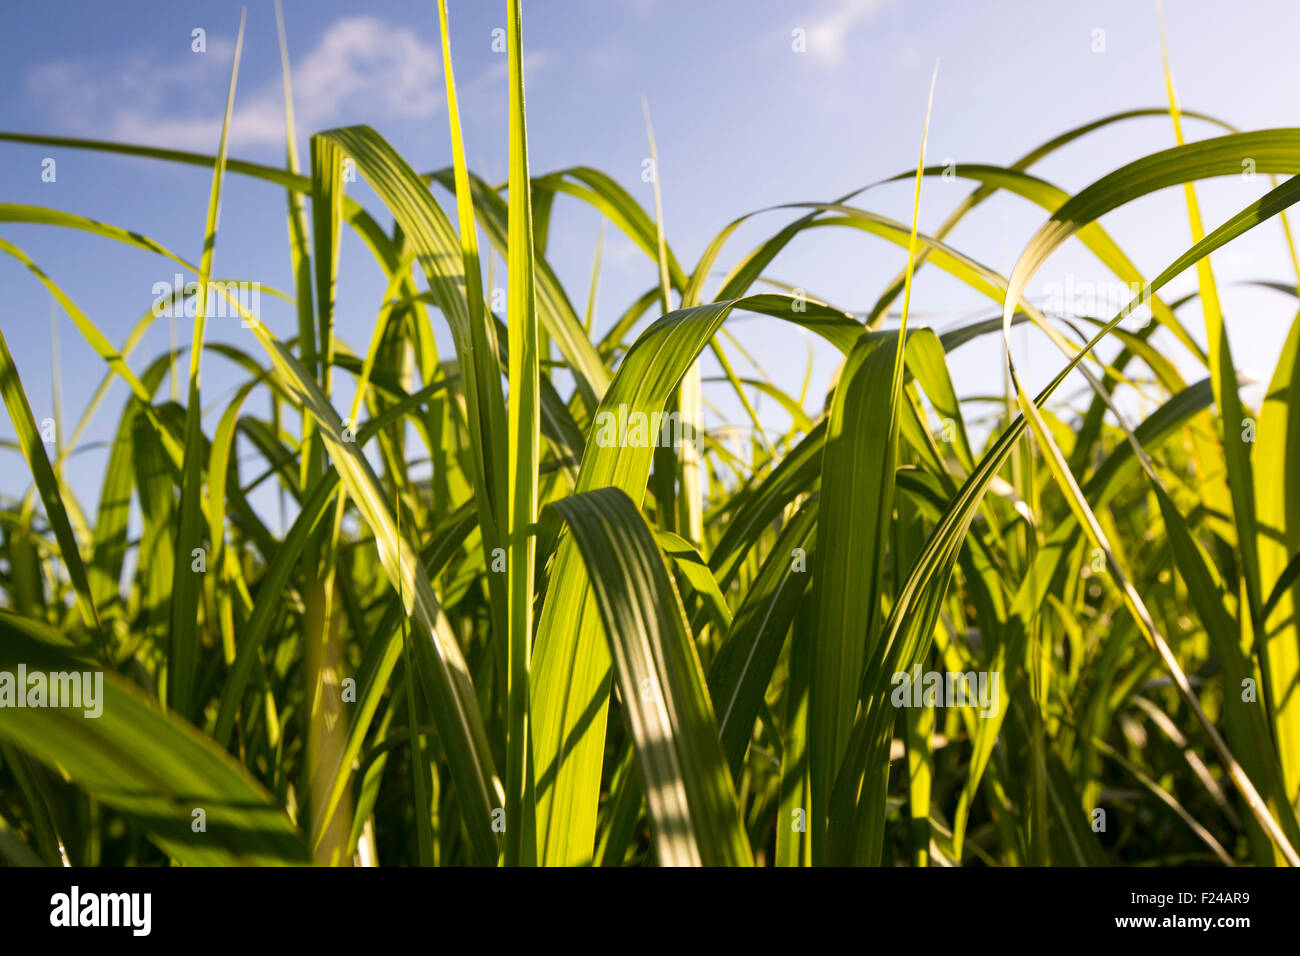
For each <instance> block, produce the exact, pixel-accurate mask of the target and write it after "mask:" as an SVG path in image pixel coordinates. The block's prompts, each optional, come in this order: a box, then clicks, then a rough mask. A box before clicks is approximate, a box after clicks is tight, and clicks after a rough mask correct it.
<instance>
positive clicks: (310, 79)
mask: <svg viewBox="0 0 1300 956" xmlns="http://www.w3.org/2000/svg"><path fill="white" fill-rule="evenodd" d="M233 52H234V51H233V45H232V44H231V43H230V42H229V41H225V40H222V39H219V38H210V39H209V41H208V52H207V53H206V54H201V55H200V54H194V53H190V52H189V51H188V49H187V50H186V52H185V53H184V54H183V58H181V59H178V60H175V61H173V62H171V63H168V62H166V61H163V60H160V59H159V58H157V57H156V56H154V57H149V56H145V55H137V56H135V57H132V58H130V59H129V60H127V61H126V62H125V63H119V64H118V65H117V66H116V67H107V66H106V65H105V64H103V63H93V62H91V63H88V62H85V61H72V60H61V61H56V62H52V63H47V64H45V65H43V66H41V67H38V68H36V69H34V70H32V71H31V72H30V73H29V74H28V76H27V84H28V86H29V88H30V89H31V91H32V92H33V94H34V95H35V96H36V97H37V98H38V100H39V101H40V102H42V103H44V104H45V105H46V106H47V107H48V108H49V109H50V111H51V115H52V117H53V118H55V119H56V120H58V121H62V122H63V123H64V124H66V125H67V126H68V127H70V128H73V129H75V130H76V131H78V132H83V133H86V134H88V135H91V134H93V135H97V136H107V137H111V138H113V139H118V140H124V141H130V142H143V143H151V144H166V145H168V146H172V147H174V148H178V149H196V150H211V149H213V148H214V147H215V146H216V143H217V139H218V137H219V136H220V132H221V102H222V98H223V97H224V92H225V83H224V80H223V76H224V75H226V74H227V73H228V71H229V68H230V63H231V59H232V57H233ZM291 69H292V77H293V90H294V111H295V117H294V118H295V121H296V123H297V125H298V127H299V131H300V132H305V131H309V130H315V129H320V128H322V127H326V126H331V125H337V124H338V123H340V122H349V121H353V120H365V121H367V122H373V121H379V120H384V119H403V118H427V117H429V116H430V115H432V114H433V113H435V112H436V111H438V110H439V109H441V107H442V105H443V99H444V97H443V93H442V59H441V52H440V51H439V50H438V48H437V47H436V46H435V44H434V43H433V42H432V40H430V41H429V42H426V41H425V40H424V39H422V38H421V37H420V36H419V35H417V34H416V33H415V32H414V31H412V30H410V29H408V28H405V27H397V26H394V25H392V24H389V23H385V22H384V21H383V20H380V19H377V18H375V17H365V16H361V17H346V18H343V19H340V20H337V21H335V22H334V23H333V24H331V25H330V26H329V27H328V28H327V29H326V31H325V33H324V34H323V35H322V36H321V38H320V42H319V43H317V45H316V46H315V47H314V48H313V49H312V50H310V51H309V52H308V53H307V54H306V55H305V56H302V57H299V58H296V59H295V60H294V61H293V62H292V63H291ZM243 90H244V88H243V87H242V86H241V92H240V94H239V95H238V96H237V97H236V105H235V113H234V116H233V118H232V122H231V142H232V145H234V146H235V147H236V148H238V147H253V146H265V145H269V144H278V143H282V142H283V141H284V96H283V92H282V87H281V80H280V76H279V71H278V70H277V71H276V72H275V75H274V77H273V78H271V79H268V80H266V81H265V82H263V83H261V84H260V85H257V86H254V87H253V89H252V91H251V92H243ZM196 104H199V105H201V107H202V108H200V107H199V106H196Z"/></svg>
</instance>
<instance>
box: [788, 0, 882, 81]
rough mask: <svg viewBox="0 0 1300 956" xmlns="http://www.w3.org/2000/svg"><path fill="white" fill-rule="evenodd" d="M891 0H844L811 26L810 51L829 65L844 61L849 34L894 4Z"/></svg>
mask: <svg viewBox="0 0 1300 956" xmlns="http://www.w3.org/2000/svg"><path fill="white" fill-rule="evenodd" d="M890 2H891V0H840V2H839V3H838V4H837V5H836V6H835V7H834V8H833V9H832V10H831V11H830V12H829V13H827V14H826V15H825V16H823V17H821V18H820V19H818V20H815V21H814V22H813V23H811V24H810V25H809V26H808V52H809V53H811V54H813V55H814V56H816V57H818V58H819V59H821V61H822V62H824V63H825V64H826V65H827V66H838V65H839V64H840V63H841V62H843V60H844V54H845V52H846V43H845V41H846V40H847V39H848V35H849V34H850V33H851V32H852V31H853V29H854V28H855V27H859V26H861V25H862V24H864V23H866V22H867V21H869V20H871V19H872V18H873V17H874V16H875V15H876V14H877V13H879V12H880V11H881V10H883V9H884V8H885V7H886V6H889V5H890Z"/></svg>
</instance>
